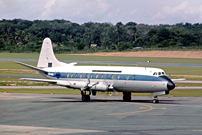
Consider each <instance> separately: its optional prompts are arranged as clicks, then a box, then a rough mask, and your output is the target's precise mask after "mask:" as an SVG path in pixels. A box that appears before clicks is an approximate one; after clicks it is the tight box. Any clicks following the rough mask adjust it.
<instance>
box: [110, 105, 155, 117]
mask: <svg viewBox="0 0 202 135" xmlns="http://www.w3.org/2000/svg"><path fill="white" fill-rule="evenodd" d="M125 103H127V102H125ZM128 104H135V105H141V106H144V107H145V109H146V110H142V111H134V112H124V113H111V114H107V115H126V114H132V113H141V112H148V111H151V110H153V109H155V108H154V107H152V106H150V105H144V104H139V103H128Z"/></svg>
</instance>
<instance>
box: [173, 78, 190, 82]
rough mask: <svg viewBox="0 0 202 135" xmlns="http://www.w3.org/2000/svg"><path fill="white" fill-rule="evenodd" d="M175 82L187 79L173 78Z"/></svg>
mask: <svg viewBox="0 0 202 135" xmlns="http://www.w3.org/2000/svg"><path fill="white" fill-rule="evenodd" d="M171 80H172V81H173V82H177V81H185V80H186V79H171Z"/></svg>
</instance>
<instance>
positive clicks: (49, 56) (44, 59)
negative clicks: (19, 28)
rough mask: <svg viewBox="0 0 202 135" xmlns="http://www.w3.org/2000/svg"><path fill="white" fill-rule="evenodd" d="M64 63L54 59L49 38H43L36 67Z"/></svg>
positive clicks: (56, 65)
mask: <svg viewBox="0 0 202 135" xmlns="http://www.w3.org/2000/svg"><path fill="white" fill-rule="evenodd" d="M65 65H66V63H63V62H60V61H58V60H57V59H56V57H55V55H54V52H53V46H52V43H51V40H50V38H45V39H44V40H43V44H42V48H41V52H40V55H39V60H38V64H37V67H39V68H47V67H59V66H65Z"/></svg>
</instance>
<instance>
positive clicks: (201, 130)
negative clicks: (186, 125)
mask: <svg viewBox="0 0 202 135" xmlns="http://www.w3.org/2000/svg"><path fill="white" fill-rule="evenodd" d="M192 131H196V132H202V130H192Z"/></svg>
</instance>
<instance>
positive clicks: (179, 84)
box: [175, 82, 202, 87]
mask: <svg viewBox="0 0 202 135" xmlns="http://www.w3.org/2000/svg"><path fill="white" fill-rule="evenodd" d="M175 84H177V85H178V87H202V84H201V83H177V82H175Z"/></svg>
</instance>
